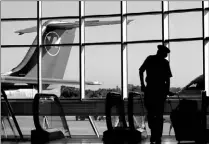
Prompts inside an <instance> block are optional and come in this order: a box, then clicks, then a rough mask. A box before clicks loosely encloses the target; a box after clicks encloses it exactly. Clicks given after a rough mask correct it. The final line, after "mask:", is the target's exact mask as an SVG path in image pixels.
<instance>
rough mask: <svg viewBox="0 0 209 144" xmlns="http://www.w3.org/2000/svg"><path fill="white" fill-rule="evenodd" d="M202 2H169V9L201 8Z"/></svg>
mask: <svg viewBox="0 0 209 144" xmlns="http://www.w3.org/2000/svg"><path fill="white" fill-rule="evenodd" d="M201 7H202V1H169V9H170V10H175V9H190V8H201Z"/></svg>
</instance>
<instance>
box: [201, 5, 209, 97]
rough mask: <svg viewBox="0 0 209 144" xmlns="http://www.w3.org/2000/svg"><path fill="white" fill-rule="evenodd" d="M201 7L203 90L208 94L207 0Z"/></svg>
mask: <svg viewBox="0 0 209 144" xmlns="http://www.w3.org/2000/svg"><path fill="white" fill-rule="evenodd" d="M202 4H203V5H202V7H203V17H202V18H203V55H204V56H203V57H204V59H203V61H204V62H203V63H204V66H203V71H204V72H203V73H204V76H205V91H206V95H207V96H208V95H209V40H206V37H209V11H208V10H206V8H207V7H209V1H202Z"/></svg>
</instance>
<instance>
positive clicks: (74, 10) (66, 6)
mask: <svg viewBox="0 0 209 144" xmlns="http://www.w3.org/2000/svg"><path fill="white" fill-rule="evenodd" d="M78 15H79V1H61V2H58V1H43V2H42V16H43V17H59V16H78Z"/></svg>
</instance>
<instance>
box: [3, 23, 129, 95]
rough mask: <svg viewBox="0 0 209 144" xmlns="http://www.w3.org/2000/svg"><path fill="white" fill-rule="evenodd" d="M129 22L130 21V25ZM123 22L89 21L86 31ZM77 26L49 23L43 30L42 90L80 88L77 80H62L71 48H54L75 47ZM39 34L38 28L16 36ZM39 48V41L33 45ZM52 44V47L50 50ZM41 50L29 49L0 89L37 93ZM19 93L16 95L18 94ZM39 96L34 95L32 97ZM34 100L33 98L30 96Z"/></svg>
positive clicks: (92, 83)
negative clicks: (72, 86)
mask: <svg viewBox="0 0 209 144" xmlns="http://www.w3.org/2000/svg"><path fill="white" fill-rule="evenodd" d="M129 22H130V21H128V23H129ZM120 23H121V22H120V21H98V20H96V21H86V22H85V27H90V26H102V25H113V24H120ZM78 27H79V23H78V22H74V23H70V22H66V21H54V20H53V21H46V22H45V23H44V24H43V26H42V41H43V44H45V45H47V44H48V45H49V46H45V47H43V49H42V64H41V65H42V72H41V73H42V84H43V86H42V87H43V90H47V89H50V86H51V85H52V84H63V85H65V84H66V85H67V84H79V81H75V80H63V76H64V73H65V69H66V65H67V62H68V58H69V56H70V52H71V48H72V46H56V45H53V44H66V43H73V41H74V38H75V31H76V28H78ZM32 32H37V28H36V27H31V28H26V29H23V30H18V31H16V33H18V34H19V35H23V34H26V33H32ZM36 44H37V37H36V38H35V40H34V41H33V44H32V45H36ZM50 44H51V46H50ZM37 62H38V47H36V46H35V47H30V49H29V50H28V52H27V53H26V55H25V57H24V58H23V60H22V61H21V62H20V64H19V65H17V66H16V67H14V68H13V69H12V70H11V71H9V72H6V73H4V74H1V87H2V88H3V89H4V90H10V91H9V92H10V93H11V92H12V91H11V90H18V92H19V91H22V89H27V88H33V90H36V89H37V87H38V84H37V68H38V65H37ZM85 84H86V85H98V84H100V83H99V82H89V81H86V82H85ZM15 92H17V91H15ZM35 93H36V92H34V94H33V96H34V95H35ZM30 97H31V96H30Z"/></svg>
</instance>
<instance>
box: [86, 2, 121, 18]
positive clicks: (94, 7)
mask: <svg viewBox="0 0 209 144" xmlns="http://www.w3.org/2000/svg"><path fill="white" fill-rule="evenodd" d="M119 13H120V1H99V2H97V1H85V15H100V14H119Z"/></svg>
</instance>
